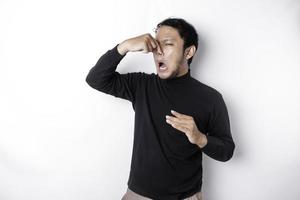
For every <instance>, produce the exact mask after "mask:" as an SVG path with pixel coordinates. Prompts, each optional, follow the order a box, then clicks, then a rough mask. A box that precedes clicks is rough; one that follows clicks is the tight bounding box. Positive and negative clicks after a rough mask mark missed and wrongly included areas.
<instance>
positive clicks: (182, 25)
mask: <svg viewBox="0 0 300 200" xmlns="http://www.w3.org/2000/svg"><path fill="white" fill-rule="evenodd" d="M163 25H164V26H171V27H172V28H175V29H176V30H177V31H178V33H179V35H180V37H181V38H182V39H183V41H184V43H183V49H184V50H185V49H186V48H187V47H190V46H191V45H195V47H196V50H197V49H198V34H197V31H196V29H195V28H194V26H193V25H191V24H190V23H188V22H187V21H186V20H184V19H182V18H172V17H169V18H167V19H165V20H163V21H161V22H160V23H158V24H157V25H156V28H155V33H156V32H157V30H158V29H159V27H161V26H163ZM192 60H193V56H192V57H191V58H189V60H188V65H189V66H190V63H191V62H192Z"/></svg>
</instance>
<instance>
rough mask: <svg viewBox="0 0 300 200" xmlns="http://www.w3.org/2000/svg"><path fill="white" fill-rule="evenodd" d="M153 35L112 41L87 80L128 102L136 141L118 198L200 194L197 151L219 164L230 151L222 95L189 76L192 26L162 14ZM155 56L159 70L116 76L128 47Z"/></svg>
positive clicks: (195, 44)
mask: <svg viewBox="0 0 300 200" xmlns="http://www.w3.org/2000/svg"><path fill="white" fill-rule="evenodd" d="M155 33H156V36H155V38H153V37H152V36H151V35H150V34H148V33H147V34H143V35H140V36H137V37H133V38H129V39H127V40H124V41H123V42H121V43H119V44H117V45H116V46H115V47H114V48H112V49H110V50H108V51H107V52H106V53H105V54H104V55H102V56H101V57H100V59H99V60H98V62H97V63H96V65H95V66H94V67H93V68H92V69H91V70H90V71H89V74H88V75H87V77H86V82H87V83H88V84H89V85H90V86H91V87H92V88H94V89H96V90H99V91H101V92H104V93H106V94H110V95H113V96H115V97H118V98H123V99H126V100H129V101H130V102H132V106H133V109H134V111H135V125H134V143H133V151H132V159H131V168H130V175H129V180H128V182H127V184H128V188H127V192H126V193H125V194H124V196H123V198H122V200H128V199H130V200H134V199H136V200H142V199H148V200H149V199H159V200H173V199H174V200H175V199H176V200H177V199H201V196H202V194H201V187H202V153H205V154H206V155H208V156H210V157H211V158H213V159H215V160H218V161H227V160H229V159H230V158H231V157H232V155H233V152H234V149H235V144H234V142H233V139H232V136H231V131H230V123H229V117H228V112H227V108H226V105H225V102H224V100H223V97H222V95H221V93H219V92H218V91H217V90H216V89H214V88H212V87H209V86H207V85H205V84H203V83H201V82H200V81H198V80H196V79H194V78H193V77H192V76H191V75H190V64H191V62H192V58H193V56H194V54H195V52H196V50H197V48H198V35H197V32H196V30H195V28H194V27H193V26H192V25H191V24H189V23H188V22H186V21H185V20H184V19H181V18H168V19H165V20H164V21H162V22H161V23H159V24H158V25H157V27H156V31H155ZM136 51H142V52H144V53H149V52H152V53H153V57H154V62H155V66H156V71H157V74H155V73H151V74H148V73H144V72H132V73H126V74H120V73H119V72H117V71H116V68H117V66H118V64H119V63H120V61H121V60H122V59H123V58H124V57H125V55H126V54H127V53H128V52H136Z"/></svg>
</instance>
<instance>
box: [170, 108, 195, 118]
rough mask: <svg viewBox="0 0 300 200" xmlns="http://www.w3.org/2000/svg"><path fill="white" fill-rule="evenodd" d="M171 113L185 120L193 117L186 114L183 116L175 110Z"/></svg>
mask: <svg viewBox="0 0 300 200" xmlns="http://www.w3.org/2000/svg"><path fill="white" fill-rule="evenodd" d="M171 113H172V114H173V115H175V116H176V117H179V118H183V119H190V118H191V116H188V115H185V114H181V113H179V112H176V111H175V110H171Z"/></svg>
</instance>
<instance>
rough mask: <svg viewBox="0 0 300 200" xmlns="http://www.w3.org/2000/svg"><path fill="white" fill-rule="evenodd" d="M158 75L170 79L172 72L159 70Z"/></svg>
mask: <svg viewBox="0 0 300 200" xmlns="http://www.w3.org/2000/svg"><path fill="white" fill-rule="evenodd" d="M157 75H158V76H159V78H161V79H170V78H172V77H171V76H172V73H169V72H157Z"/></svg>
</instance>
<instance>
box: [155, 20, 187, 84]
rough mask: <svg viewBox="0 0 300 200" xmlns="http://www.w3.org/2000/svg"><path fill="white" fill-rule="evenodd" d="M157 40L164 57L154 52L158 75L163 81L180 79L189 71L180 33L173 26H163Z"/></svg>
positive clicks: (157, 33) (159, 30)
mask: <svg viewBox="0 0 300 200" xmlns="http://www.w3.org/2000/svg"><path fill="white" fill-rule="evenodd" d="M155 39H156V40H157V42H158V43H159V45H160V47H161V49H162V51H163V55H161V54H159V53H158V52H157V51H154V52H153V57H154V62H155V65H156V70H157V75H158V76H159V77H160V78H162V79H168V78H173V77H178V76H181V75H183V74H185V73H186V72H187V71H188V64H187V60H186V59H185V56H186V54H185V55H184V54H183V44H184V41H183V39H182V38H181V37H180V35H179V33H178V31H177V30H176V29H175V28H173V27H171V26H164V25H163V26H161V27H160V28H159V29H158V30H157V32H156V36H155Z"/></svg>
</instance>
